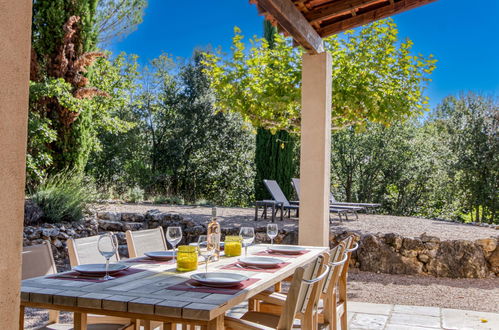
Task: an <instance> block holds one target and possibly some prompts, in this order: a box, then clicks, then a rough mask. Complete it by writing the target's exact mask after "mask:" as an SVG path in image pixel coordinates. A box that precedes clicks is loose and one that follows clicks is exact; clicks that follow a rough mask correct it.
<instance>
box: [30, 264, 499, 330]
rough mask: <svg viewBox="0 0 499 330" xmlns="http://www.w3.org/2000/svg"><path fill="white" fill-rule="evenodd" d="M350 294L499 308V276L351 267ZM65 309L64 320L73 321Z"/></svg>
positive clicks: (42, 315) (39, 316)
mask: <svg viewBox="0 0 499 330" xmlns="http://www.w3.org/2000/svg"><path fill="white" fill-rule="evenodd" d="M348 296H349V299H350V300H352V301H362V302H369V303H375V304H401V305H414V306H434V307H442V308H455V309H464V310H474V311H479V312H493V313H497V312H498V311H499V279H450V278H436V277H430V276H408V275H388V274H375V273H369V272H361V271H359V270H356V269H350V273H349V278H348ZM47 317H48V314H47V312H46V311H43V310H38V309H32V308H28V309H26V316H25V329H35V328H37V327H39V326H41V325H43V324H44V322H46V321H47ZM71 320H72V318H71V314H70V313H66V312H63V313H62V314H61V321H63V322H65V323H70V322H71Z"/></svg>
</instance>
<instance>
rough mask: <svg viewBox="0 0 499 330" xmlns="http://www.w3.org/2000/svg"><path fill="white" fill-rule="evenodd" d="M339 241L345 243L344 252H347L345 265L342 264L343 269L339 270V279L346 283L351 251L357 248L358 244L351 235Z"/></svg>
mask: <svg viewBox="0 0 499 330" xmlns="http://www.w3.org/2000/svg"><path fill="white" fill-rule="evenodd" d="M341 243H343V244H345V253H346V254H347V260H346V262H345V265H344V266H343V269H342V270H341V280H342V281H344V282H345V283H346V280H347V274H348V267H349V264H350V258H351V257H352V253H353V251H355V250H357V248H358V247H359V245H358V244H357V243H355V241H354V237H353V236H348V237H347V238H345V239H344V240H342V241H341Z"/></svg>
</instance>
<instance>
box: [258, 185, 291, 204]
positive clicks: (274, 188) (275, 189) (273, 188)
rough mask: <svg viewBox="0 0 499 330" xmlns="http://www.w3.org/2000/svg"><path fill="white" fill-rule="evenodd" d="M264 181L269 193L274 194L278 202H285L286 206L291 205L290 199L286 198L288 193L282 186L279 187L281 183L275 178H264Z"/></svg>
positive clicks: (273, 196)
mask: <svg viewBox="0 0 499 330" xmlns="http://www.w3.org/2000/svg"><path fill="white" fill-rule="evenodd" d="M263 183H264V184H265V187H267V190H268V191H269V193H270V194H271V195H272V198H273V199H275V200H276V201H278V202H281V203H283V205H284V206H289V205H290V204H289V201H288V199H287V198H286V195H284V193H283V192H282V189H281V187H279V184H278V183H277V181H275V180H266V179H265V180H263Z"/></svg>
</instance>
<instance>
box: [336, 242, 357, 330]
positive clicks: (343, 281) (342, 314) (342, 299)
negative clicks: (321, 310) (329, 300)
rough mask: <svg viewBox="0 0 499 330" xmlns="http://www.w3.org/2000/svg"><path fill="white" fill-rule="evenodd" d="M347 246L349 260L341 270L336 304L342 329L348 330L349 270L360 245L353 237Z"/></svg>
mask: <svg viewBox="0 0 499 330" xmlns="http://www.w3.org/2000/svg"><path fill="white" fill-rule="evenodd" d="M341 243H343V244H344V245H345V253H346V254H347V260H346V262H345V265H344V266H343V269H342V270H341V275H340V278H339V282H338V300H337V302H336V313H337V316H338V317H339V318H340V320H341V329H348V327H347V326H348V325H347V324H348V297H347V281H348V268H349V266H350V259H351V258H352V253H353V252H354V251H356V250H357V249H358V248H359V244H358V243H357V242H355V240H354V237H353V236H348V237H347V238H345V239H344V240H343V241H341Z"/></svg>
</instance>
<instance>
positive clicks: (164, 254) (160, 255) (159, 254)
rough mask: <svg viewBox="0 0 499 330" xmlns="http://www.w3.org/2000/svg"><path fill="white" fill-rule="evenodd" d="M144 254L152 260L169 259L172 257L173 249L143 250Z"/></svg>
mask: <svg viewBox="0 0 499 330" xmlns="http://www.w3.org/2000/svg"><path fill="white" fill-rule="evenodd" d="M144 254H145V255H146V256H147V257H149V258H151V259H154V260H161V261H165V260H171V259H173V256H174V254H173V251H151V252H144Z"/></svg>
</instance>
